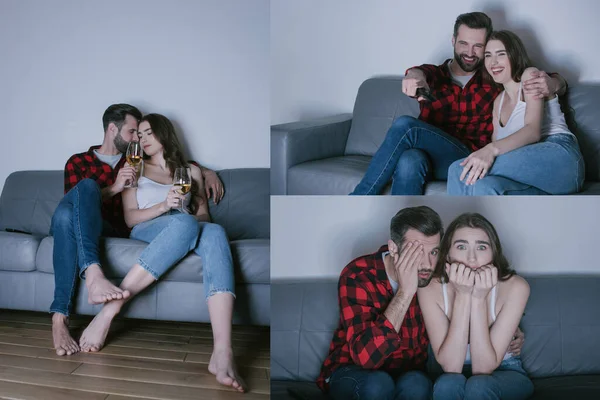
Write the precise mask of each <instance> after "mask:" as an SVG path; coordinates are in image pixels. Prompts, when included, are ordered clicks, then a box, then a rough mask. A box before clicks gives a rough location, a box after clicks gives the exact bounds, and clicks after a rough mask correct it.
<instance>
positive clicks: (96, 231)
mask: <svg viewBox="0 0 600 400" xmlns="http://www.w3.org/2000/svg"><path fill="white" fill-rule="evenodd" d="M101 210H102V193H101V191H100V188H99V187H98V184H97V183H96V181H94V180H92V179H83V180H82V181H80V182H79V183H78V184H77V185H76V186H75V187H73V188H72V189H71V190H69V192H68V193H67V194H66V195H65V196H64V197H63V198H62V200H61V201H60V203H58V206H57V207H56V210H55V211H54V215H53V216H52V222H51V224H50V234H51V235H52V236H54V249H53V253H52V262H53V264H54V301H53V302H52V305H51V306H50V312H57V313H60V314H63V315H67V316H68V315H69V313H70V312H71V310H72V308H73V303H72V301H73V295H74V293H75V287H76V284H77V275H78V273H79V275H80V276H81V277H82V278H83V276H84V272H85V270H86V269H87V267H89V266H90V265H92V264H98V265H100V257H99V255H98V254H99V251H98V246H99V241H100V235H101V234H102V230H103V227H106V223H105V222H104V221H103V220H102V211H101Z"/></svg>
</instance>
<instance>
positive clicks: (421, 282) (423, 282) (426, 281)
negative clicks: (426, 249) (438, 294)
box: [418, 271, 433, 288]
mask: <svg viewBox="0 0 600 400" xmlns="http://www.w3.org/2000/svg"><path fill="white" fill-rule="evenodd" d="M420 272H422V271H419V273H420ZM431 279H433V271H431V272H430V274H429V278H421V277H419V284H418V285H419V287H420V288H422V287H425V286H427V285H429V282H431Z"/></svg>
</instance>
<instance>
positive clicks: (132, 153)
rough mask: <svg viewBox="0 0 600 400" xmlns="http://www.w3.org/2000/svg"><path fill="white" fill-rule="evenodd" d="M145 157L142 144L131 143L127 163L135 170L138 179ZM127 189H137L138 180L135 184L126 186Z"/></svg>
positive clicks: (131, 183) (128, 183) (128, 147)
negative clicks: (139, 169)
mask: <svg viewBox="0 0 600 400" xmlns="http://www.w3.org/2000/svg"><path fill="white" fill-rule="evenodd" d="M143 156H144V151H143V150H142V146H141V145H140V142H129V146H127V154H126V157H127V163H129V165H131V166H132V167H133V168H135V171H136V177H137V173H138V168H139V166H140V164H141V163H142V157H143ZM125 187H126V188H131V187H137V179H135V180H134V181H133V182H127V183H126V184H125Z"/></svg>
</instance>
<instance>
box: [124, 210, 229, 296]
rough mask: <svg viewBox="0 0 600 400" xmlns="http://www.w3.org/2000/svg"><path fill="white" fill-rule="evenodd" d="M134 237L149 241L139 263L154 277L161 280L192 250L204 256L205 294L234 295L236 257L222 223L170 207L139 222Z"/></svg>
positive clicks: (132, 235) (132, 233)
mask: <svg viewBox="0 0 600 400" xmlns="http://www.w3.org/2000/svg"><path fill="white" fill-rule="evenodd" d="M131 238H132V239H136V240H142V241H144V242H148V243H149V244H148V246H147V247H146V248H145V249H144V251H143V252H142V254H140V257H139V258H138V260H137V263H138V264H140V265H141V266H142V268H144V269H145V270H146V271H148V272H149V273H150V274H151V275H152V276H153V277H154V279H157V280H158V279H159V278H160V277H161V276H162V275H163V274H164V273H165V272H167V270H169V268H171V267H172V266H173V265H175V264H176V263H177V262H178V261H179V260H181V259H182V258H183V257H185V256H186V254H187V253H189V252H190V251H191V250H193V251H194V252H195V253H196V254H198V255H199V256H200V258H201V260H202V271H203V279H204V288H205V292H206V298H207V299H208V298H209V297H210V296H212V295H213V294H215V293H230V294H231V295H233V296H234V297H235V282H234V277H233V259H232V256H231V250H230V248H229V240H228V238H227V234H226V233H225V230H224V229H223V227H222V226H220V225H217V224H213V223H209V222H198V221H197V220H196V219H195V218H194V217H193V216H191V215H188V214H183V213H180V212H179V211H171V212H170V213H168V214H166V215H162V216H160V217H157V218H154V219H152V220H149V221H145V222H142V223H140V224H138V225H136V226H135V227H134V228H133V230H132V231H131Z"/></svg>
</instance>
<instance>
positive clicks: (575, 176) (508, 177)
mask: <svg viewBox="0 0 600 400" xmlns="http://www.w3.org/2000/svg"><path fill="white" fill-rule="evenodd" d="M461 162H462V159H461V160H458V161H456V162H454V163H453V164H452V165H451V166H450V169H449V170H448V194H450V195H457V196H486V195H492V196H493V195H549V194H551V195H565V194H571V193H577V192H579V191H580V190H581V188H582V187H583V180H584V177H585V166H584V162H583V156H582V155H581V152H580V150H579V145H578V143H577V138H576V137H575V136H573V135H571V134H568V133H559V134H555V135H550V136H546V137H545V138H543V139H542V140H541V141H540V142H538V143H533V144H530V145H527V146H523V147H520V148H518V149H515V150H513V151H510V152H508V153H506V154H503V155H501V156H498V157H497V158H496V160H494V164H492V168H490V170H489V172H488V174H487V175H486V176H485V177H484V178H482V179H479V180H477V181H476V182H475V184H473V185H470V186H467V185H465V183H464V180H466V179H464V180H463V181H462V182H461V181H460V175H461V173H462V171H463V167H462V166H461V165H460V163H461Z"/></svg>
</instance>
